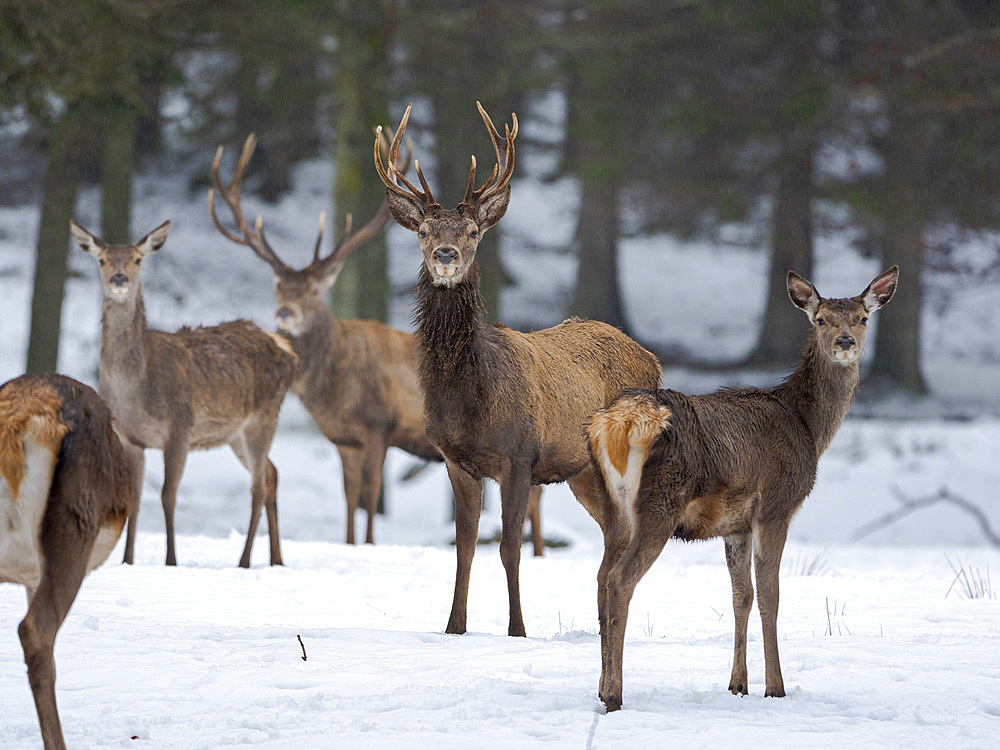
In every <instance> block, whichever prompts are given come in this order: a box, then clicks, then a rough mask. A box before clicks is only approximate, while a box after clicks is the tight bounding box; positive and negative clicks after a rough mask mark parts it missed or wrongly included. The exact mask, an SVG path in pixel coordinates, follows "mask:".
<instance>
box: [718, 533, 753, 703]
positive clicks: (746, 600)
mask: <svg viewBox="0 0 1000 750" xmlns="http://www.w3.org/2000/svg"><path fill="white" fill-rule="evenodd" d="M725 541H726V565H728V566H729V578H730V579H731V580H732V584H733V614H734V615H735V617H736V635H735V645H734V647H733V674H732V676H731V677H730V678H729V691H730V692H731V693H732V694H733V695H746V694H747V692H748V691H749V688H750V686H749V683H748V680H747V622H748V620H749V619H750V608H751V607H752V606H753V583H751V581H750V552H751V550H752V542H751V538H750V535H749V534H731V535H730V536H727V537H726V540H725Z"/></svg>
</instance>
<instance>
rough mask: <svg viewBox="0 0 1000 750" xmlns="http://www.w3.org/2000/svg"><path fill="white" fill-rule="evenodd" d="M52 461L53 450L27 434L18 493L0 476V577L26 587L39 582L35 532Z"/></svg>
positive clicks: (47, 489)
mask: <svg viewBox="0 0 1000 750" xmlns="http://www.w3.org/2000/svg"><path fill="white" fill-rule="evenodd" d="M36 419H37V417H36ZM29 434H30V429H29ZM55 463H56V454H55V452H53V451H51V450H50V449H49V448H47V447H45V446H42V445H39V444H37V443H35V442H33V441H32V440H31V439H30V438H27V439H25V441H24V480H23V481H22V482H21V487H20V489H19V490H18V494H17V497H13V496H12V494H11V489H10V487H9V486H8V484H7V482H5V481H3V480H2V479H0V581H6V582H10V583H20V584H21V585H23V586H27V587H28V590H29V591H33V590H35V589H37V588H38V584H39V583H40V582H41V577H42V563H41V545H40V543H39V539H38V532H39V529H40V527H41V525H42V516H43V515H44V513H45V506H46V505H47V504H48V498H49V488H50V487H51V486H52V469H53V468H54V467H55Z"/></svg>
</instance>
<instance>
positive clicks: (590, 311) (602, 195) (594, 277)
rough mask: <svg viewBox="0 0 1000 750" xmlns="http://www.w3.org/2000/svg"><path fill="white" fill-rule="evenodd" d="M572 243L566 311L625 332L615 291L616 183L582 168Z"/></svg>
mask: <svg viewBox="0 0 1000 750" xmlns="http://www.w3.org/2000/svg"><path fill="white" fill-rule="evenodd" d="M582 182H583V195H582V196H581V198H580V218H579V221H578V222H577V229H576V246H577V249H578V251H579V257H580V265H579V266H578V268H577V273H576V288H575V289H574V291H573V297H572V299H571V300H570V303H569V310H568V311H569V314H570V315H578V316H579V317H581V318H591V319H593V320H603V321H604V322H605V323H610V324H611V325H613V326H617V327H618V328H620V329H622V330H623V331H625V332H626V333H628V325H627V322H626V320H625V315H624V313H623V312H622V304H621V298H620V295H619V293H618V187H617V185H616V184H615V182H614V180H612V179H611V178H610V177H609V176H608V175H605V176H603V177H601V176H600V175H596V176H591V175H589V174H588V173H587V171H586V170H584V174H583V177H582Z"/></svg>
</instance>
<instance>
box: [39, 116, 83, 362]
mask: <svg viewBox="0 0 1000 750" xmlns="http://www.w3.org/2000/svg"><path fill="white" fill-rule="evenodd" d="M90 121H91V118H90V111H89V108H88V107H87V106H85V105H84V106H75V107H71V108H70V109H68V110H67V111H66V112H65V113H64V114H63V116H62V118H60V120H59V122H58V124H57V125H56V127H55V131H54V132H53V134H52V141H51V142H50V143H49V153H48V162H47V165H46V168H45V178H44V183H43V185H42V211H41V217H40V218H39V222H38V242H37V245H36V248H35V283H34V289H33V291H32V296H31V329H30V334H29V338H28V361H27V364H26V366H25V371H26V372H29V373H38V372H52V371H55V370H56V369H57V368H58V360H59V328H60V325H61V322H62V302H63V291H64V286H65V284H66V276H67V269H66V253H67V249H68V248H69V239H70V235H69V220H70V218H72V214H73V206H74V204H75V202H76V191H77V187H78V186H79V184H80V180H81V177H82V175H83V161H84V156H85V154H86V152H87V145H88V143H89V140H90V138H89V135H90V132H91V128H90V125H89V123H90Z"/></svg>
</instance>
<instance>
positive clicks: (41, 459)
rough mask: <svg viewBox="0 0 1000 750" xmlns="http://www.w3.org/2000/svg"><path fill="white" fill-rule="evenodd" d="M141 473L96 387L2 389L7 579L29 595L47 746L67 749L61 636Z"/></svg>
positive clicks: (0, 509)
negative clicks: (59, 692) (56, 651)
mask: <svg viewBox="0 0 1000 750" xmlns="http://www.w3.org/2000/svg"><path fill="white" fill-rule="evenodd" d="M135 468H136V467H135V465H134V463H133V461H132V459H131V458H130V457H129V456H128V454H126V452H125V450H124V448H123V447H122V444H121V442H120V440H119V439H118V436H117V435H116V434H115V431H114V428H113V424H112V418H111V412H110V410H109V409H108V407H107V406H106V405H105V404H104V402H103V401H102V400H101V399H100V398H99V397H98V395H97V394H96V393H94V391H93V389H91V388H89V387H88V386H86V385H84V384H83V383H78V382H77V381H75V380H72V379H70V378H67V377H64V376H62V375H52V374H48V375H24V376H22V377H19V378H15V379H14V380H10V381H8V382H7V383H4V384H3V385H2V386H0V582H7V583H18V584H21V585H22V586H24V587H25V588H26V589H27V593H28V613H27V614H26V615H25V617H24V620H22V621H21V624H20V626H19V627H18V629H17V633H18V636H19V637H20V639H21V647H22V649H23V650H24V661H25V663H26V664H27V667H28V682H29V684H30V685H31V693H32V696H33V697H34V699H35V709H36V710H37V712H38V723H39V726H40V728H41V732H42V741H43V743H44V744H45V747H46V748H47V749H48V748H64V747H65V746H66V744H65V742H64V741H63V734H62V726H61V724H60V722H59V710H58V708H57V706H56V692H55V680H56V667H55V659H54V657H53V648H54V645H55V639H56V633H58V631H59V628H60V626H61V625H62V623H63V620H65V619H66V615H67V613H68V612H69V609H70V607H71V606H72V604H73V600H74V599H76V595H77V592H78V591H79V589H80V584H81V583H82V582H83V578H84V576H85V575H86V574H87V573H88V572H90V571H91V570H93V569H94V568H96V567H97V566H98V565H100V564H101V563H102V562H104V560H105V559H106V558H107V556H108V554H109V553H110V552H111V549H112V548H113V547H114V546H115V543H116V542H117V541H118V537H119V536H121V532H122V527H123V526H124V525H125V518H126V516H127V514H128V512H129V507H130V503H131V495H132V488H133V487H134V485H135V478H134V471H135Z"/></svg>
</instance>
